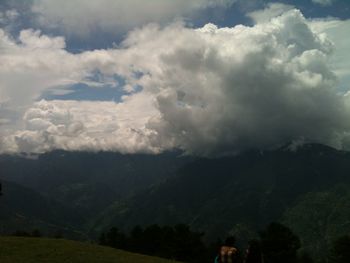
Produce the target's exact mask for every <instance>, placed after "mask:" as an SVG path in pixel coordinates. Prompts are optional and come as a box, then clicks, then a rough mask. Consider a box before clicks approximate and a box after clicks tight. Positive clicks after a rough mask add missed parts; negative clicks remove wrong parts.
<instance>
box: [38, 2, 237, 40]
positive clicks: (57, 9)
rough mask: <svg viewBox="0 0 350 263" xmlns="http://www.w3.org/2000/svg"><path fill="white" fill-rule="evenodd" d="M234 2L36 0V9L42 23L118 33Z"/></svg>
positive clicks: (79, 31)
mask: <svg viewBox="0 0 350 263" xmlns="http://www.w3.org/2000/svg"><path fill="white" fill-rule="evenodd" d="M233 2H235V0H191V1H188V0H176V1H174V0H147V1H144V0H128V1H124V0H100V1H91V0H71V1H64V2H63V1H56V0H35V1H34V5H33V11H34V12H35V13H37V14H38V15H39V16H38V21H39V23H40V24H41V25H42V26H49V27H56V28H57V27H58V28H62V29H64V30H65V32H67V33H69V34H75V35H76V34H77V35H80V36H88V35H89V34H90V33H91V32H94V31H96V30H102V31H105V32H109V33H116V32H124V31H127V30H129V29H131V28H133V27H136V26H141V25H143V24H145V23H150V22H158V23H162V22H166V23H168V22H171V21H173V20H174V19H176V18H179V17H183V16H191V15H192V14H193V13H195V12H197V11H199V10H203V9H205V8H208V7H214V6H224V7H225V6H229V5H231V4H232V3H233Z"/></svg>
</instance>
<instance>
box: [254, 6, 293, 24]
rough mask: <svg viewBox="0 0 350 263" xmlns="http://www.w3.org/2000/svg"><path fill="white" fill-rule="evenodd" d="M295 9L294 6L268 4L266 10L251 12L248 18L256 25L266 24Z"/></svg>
mask: <svg viewBox="0 0 350 263" xmlns="http://www.w3.org/2000/svg"><path fill="white" fill-rule="evenodd" d="M293 8H294V7H293V6H292V5H287V4H282V3H268V4H267V5H266V8H265V9H262V10H256V11H253V12H250V13H248V14H247V16H248V17H250V18H251V19H252V20H253V21H254V22H255V23H265V22H268V21H269V20H270V19H272V18H274V17H277V16H279V15H282V14H283V13H285V12H287V11H289V10H291V9H293Z"/></svg>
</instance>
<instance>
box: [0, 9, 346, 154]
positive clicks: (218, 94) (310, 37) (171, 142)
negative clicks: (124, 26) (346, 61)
mask: <svg viewBox="0 0 350 263" xmlns="http://www.w3.org/2000/svg"><path fill="white" fill-rule="evenodd" d="M288 9H289V8H288ZM21 36H22V37H21V41H22V44H19V45H18V44H16V43H13V44H12V47H11V49H10V50H19V51H21V56H20V59H21V60H20V61H21V63H20V64H21V65H22V64H23V61H27V64H26V65H27V67H28V68H29V69H30V70H34V69H38V70H40V71H43V70H44V72H47V74H49V73H50V74H49V76H51V74H53V75H52V76H54V78H53V77H52V79H51V78H50V81H48V82H47V84H48V85H46V86H50V85H51V84H52V83H53V84H56V83H61V82H62V81H65V80H67V77H66V76H69V78H68V79H69V81H71V82H74V81H76V82H79V81H84V80H86V78H87V77H88V76H89V74H91V72H94V71H96V70H98V71H99V72H100V73H101V74H103V75H105V76H114V75H115V74H118V76H119V77H120V78H123V80H124V83H125V85H124V86H123V87H120V88H123V89H125V90H126V91H128V92H130V91H132V90H135V87H142V90H141V91H139V92H136V93H135V92H131V93H130V94H129V95H126V96H124V97H123V100H122V102H121V103H119V104H116V103H114V102H108V103H107V102H103V103H102V102H100V103H98V102H75V101H68V102H62V101H41V102H38V103H36V104H35V105H33V106H32V107H31V108H29V109H28V110H27V111H26V113H25V114H24V125H25V128H24V129H21V130H17V131H16V132H11V134H7V135H6V136H5V137H3V138H4V140H2V143H0V146H1V147H2V148H1V150H2V151H12V152H18V151H27V152H33V151H34V152H43V151H48V150H52V149H57V148H60V149H67V150H115V151H122V152H138V151H143V152H145V151H146V152H159V151H162V150H166V149H173V148H180V149H183V150H184V151H186V152H188V153H192V154H199V155H220V154H227V153H233V152H239V151H242V150H245V149H250V148H259V149H266V148H270V147H273V146H276V145H279V144H282V143H285V142H289V141H292V140H298V139H301V138H303V139H307V140H311V141H315V142H320V143H326V144H330V145H333V146H338V147H341V146H342V145H343V140H344V139H346V135H347V134H348V132H349V131H350V122H349V116H350V115H349V113H350V112H349V108H348V103H347V97H346V96H345V97H344V96H342V95H339V94H338V92H337V90H336V86H337V78H336V75H335V74H334V73H333V72H332V71H331V70H330V68H329V66H328V65H329V61H328V60H329V57H330V56H331V54H332V52H333V44H332V43H331V42H330V41H329V40H328V39H327V38H326V35H324V34H321V33H317V31H313V30H312V29H311V28H310V27H309V22H308V21H307V20H306V19H305V18H304V17H303V15H302V14H301V13H300V12H299V11H298V10H295V9H292V10H289V11H286V12H283V13H282V14H281V15H280V16H278V17H275V18H271V19H263V21H261V22H259V23H257V24H256V25H255V26H252V27H247V26H242V25H238V26H235V27H233V28H218V27H217V26H215V25H213V24H208V25H206V26H204V27H203V28H199V29H190V28H186V27H185V26H184V25H182V24H181V23H176V24H172V25H170V26H168V27H166V28H161V27H159V26H157V25H155V24H151V25H147V26H145V27H143V28H139V29H137V30H134V31H132V32H131V33H130V34H129V35H128V36H127V38H126V39H125V41H124V42H123V43H122V44H121V45H120V47H119V48H116V49H110V50H96V51H91V52H84V53H81V54H70V53H68V52H66V51H65V50H64V49H63V46H64V45H63V42H62V40H61V39H60V38H54V39H52V38H47V37H45V36H40V35H39V33H35V32H33V31H29V32H28V31H25V32H24V33H22V34H21ZM2 38H3V40H2V41H5V42H6V41H10V40H8V39H7V40H6V37H5V35H3V37H2ZM39 40H40V41H39ZM38 41H39V43H38ZM10 43H11V41H10ZM33 47H35V48H33ZM27 49H30V50H31V52H28V51H27ZM33 50H46V52H48V53H47V54H46V55H50V58H51V59H47V60H46V59H44V58H42V60H38V58H37V57H36V56H35V57H32V52H33ZM10 54H11V56H14V54H12V53H10ZM10 58H11V57H10ZM10 58H9V59H10ZM46 58H47V56H46ZM9 61H10V60H9ZM39 61H40V63H39ZM49 61H50V68H49V69H48V66H45V65H46V64H45V63H49ZM62 64H63V65H64V66H62ZM18 65H19V64H18ZM2 70H4V69H2ZM19 70H23V72H26V69H23V68H21V67H19ZM45 70H47V71H45ZM19 72H21V71H19ZM23 72H22V73H23ZM29 72H31V71H29ZM72 72H74V74H73V73H72ZM0 74H1V72H0ZM23 74H24V73H23ZM61 74H62V75H61ZM19 76H21V75H19ZM63 76H64V77H63ZM44 86H45V85H44ZM5 90H6V89H5Z"/></svg>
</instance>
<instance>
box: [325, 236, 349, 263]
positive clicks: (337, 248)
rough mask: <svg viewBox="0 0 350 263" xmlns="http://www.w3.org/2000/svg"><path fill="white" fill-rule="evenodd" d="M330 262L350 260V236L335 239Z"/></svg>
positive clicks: (339, 262)
mask: <svg viewBox="0 0 350 263" xmlns="http://www.w3.org/2000/svg"><path fill="white" fill-rule="evenodd" d="M329 262H330V263H349V262H350V236H342V237H340V238H338V239H337V240H335V242H334V243H333V245H332V247H331V249H330V252H329Z"/></svg>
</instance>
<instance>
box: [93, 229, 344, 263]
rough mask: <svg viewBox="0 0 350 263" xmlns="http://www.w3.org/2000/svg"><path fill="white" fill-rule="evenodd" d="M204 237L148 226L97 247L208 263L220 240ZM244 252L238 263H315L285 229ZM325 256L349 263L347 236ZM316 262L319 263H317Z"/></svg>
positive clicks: (108, 237)
mask: <svg viewBox="0 0 350 263" xmlns="http://www.w3.org/2000/svg"><path fill="white" fill-rule="evenodd" d="M203 236H204V233H202V232H196V231H192V230H191V229H190V227H189V226H187V225H184V224H179V225H175V226H159V225H151V226H148V227H145V228H142V227H140V226H136V227H134V228H133V229H132V230H131V231H130V232H129V233H128V234H125V233H123V232H122V231H120V230H119V229H118V228H116V227H112V228H111V229H109V230H108V231H106V232H103V233H102V234H101V235H100V238H99V244H100V245H104V246H109V247H113V248H117V249H122V250H126V251H130V252H135V253H141V254H146V255H150V256H158V257H163V258H168V259H173V260H178V261H182V262H189V263H206V262H208V263H211V262H214V258H215V256H216V254H217V253H218V251H219V248H220V246H221V245H222V242H221V240H217V241H215V242H212V243H209V244H208V243H205V242H204V241H203ZM247 247H249V255H248V256H247V252H246V248H245V247H242V248H238V251H239V254H238V259H237V261H238V262H239V263H241V262H244V263H261V257H260V255H262V257H263V259H264V263H316V261H315V260H314V259H313V258H312V257H311V256H310V255H309V254H308V253H306V252H305V251H302V249H301V241H300V239H299V237H298V236H297V235H295V234H294V233H293V232H292V231H291V230H290V229H289V228H288V227H286V226H284V225H282V224H280V223H271V224H269V225H268V226H267V227H266V228H265V229H264V230H263V231H261V232H259V233H258V238H257V239H254V240H251V241H249V242H248V244H247ZM327 254H328V256H327V257H326V258H324V259H321V261H320V263H321V262H322V263H323V262H327V263H349V262H350V236H343V237H340V238H338V239H336V240H335V241H334V242H333V243H332V245H331V246H330V247H329V249H328V253H327ZM317 262H319V261H317Z"/></svg>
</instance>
